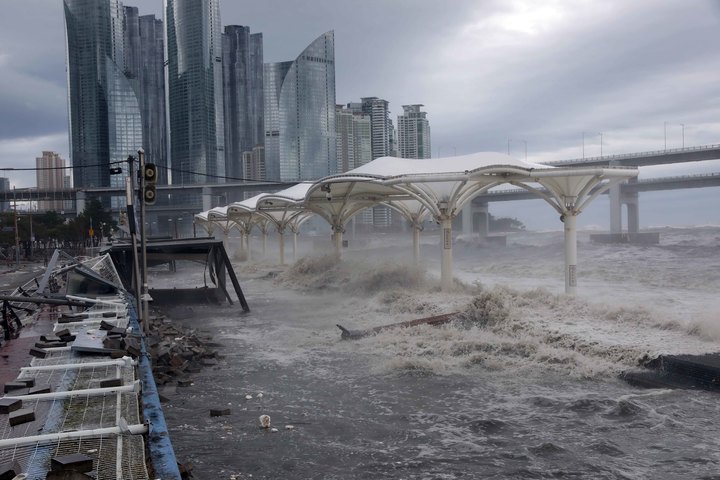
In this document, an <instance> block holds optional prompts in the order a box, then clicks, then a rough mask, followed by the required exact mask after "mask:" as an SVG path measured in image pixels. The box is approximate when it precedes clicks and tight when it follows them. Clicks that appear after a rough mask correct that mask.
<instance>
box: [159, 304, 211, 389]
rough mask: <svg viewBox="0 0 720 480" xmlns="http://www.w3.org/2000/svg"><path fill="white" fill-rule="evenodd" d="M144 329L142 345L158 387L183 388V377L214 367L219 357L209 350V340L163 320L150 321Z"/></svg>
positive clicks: (185, 383) (186, 382)
mask: <svg viewBox="0 0 720 480" xmlns="http://www.w3.org/2000/svg"><path fill="white" fill-rule="evenodd" d="M148 327H149V332H148V335H147V337H146V345H147V348H148V353H149V354H150V356H151V357H152V364H153V375H154V377H155V383H157V384H158V385H176V386H187V385H189V380H187V379H186V378H184V377H185V375H186V374H188V373H197V372H199V371H200V369H201V368H202V367H211V366H215V365H217V364H218V359H219V355H218V353H217V351H216V350H213V349H212V348H211V346H210V345H211V343H210V337H207V336H201V335H199V334H198V332H197V331H196V330H194V329H188V328H183V327H181V326H178V325H176V324H174V323H173V322H172V321H171V320H168V319H166V318H165V317H163V316H156V317H151V318H150V322H149V324H148Z"/></svg>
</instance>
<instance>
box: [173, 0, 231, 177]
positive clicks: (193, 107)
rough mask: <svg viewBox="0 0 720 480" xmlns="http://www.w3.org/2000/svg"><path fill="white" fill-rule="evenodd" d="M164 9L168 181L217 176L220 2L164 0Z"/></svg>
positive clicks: (220, 166)
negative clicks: (169, 169) (171, 171)
mask: <svg viewBox="0 0 720 480" xmlns="http://www.w3.org/2000/svg"><path fill="white" fill-rule="evenodd" d="M165 12H166V16H165V18H166V22H167V24H166V29H167V55H168V85H167V88H168V106H169V114H170V161H171V163H172V167H173V169H174V173H173V179H172V180H173V183H175V184H180V183H217V182H223V179H222V178H218V177H224V176H225V131H224V128H225V127H224V118H223V115H224V114H223V75H222V40H221V31H220V2H219V0H165ZM196 173H198V174H199V175H198V174H196Z"/></svg>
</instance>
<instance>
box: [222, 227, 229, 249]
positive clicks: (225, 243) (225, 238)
mask: <svg viewBox="0 0 720 480" xmlns="http://www.w3.org/2000/svg"><path fill="white" fill-rule="evenodd" d="M229 235H230V232H229V231H228V230H223V247H225V251H226V252H229V251H230V249H229V243H230V242H229V238H228V236H229Z"/></svg>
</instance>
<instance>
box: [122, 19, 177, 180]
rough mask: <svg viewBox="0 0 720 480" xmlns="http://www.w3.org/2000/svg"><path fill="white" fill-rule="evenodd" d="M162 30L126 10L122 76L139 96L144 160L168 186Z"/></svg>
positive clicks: (157, 23)
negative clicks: (154, 167)
mask: <svg viewBox="0 0 720 480" xmlns="http://www.w3.org/2000/svg"><path fill="white" fill-rule="evenodd" d="M163 36H164V29H163V22H162V20H157V19H156V18H155V16H154V15H143V16H138V9H137V8H135V7H125V49H126V52H125V59H126V61H125V74H126V76H127V77H128V78H129V79H130V83H131V85H132V86H133V88H134V90H135V92H136V93H137V96H138V101H139V106H140V116H141V118H142V137H143V149H144V150H145V161H146V162H148V163H154V164H156V165H158V166H159V167H161V168H159V169H158V180H157V181H158V183H161V184H162V183H167V169H166V168H163V167H167V125H166V121H165V66H164V60H163V59H164V48H165V47H164V40H163Z"/></svg>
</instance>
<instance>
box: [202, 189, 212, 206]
mask: <svg viewBox="0 0 720 480" xmlns="http://www.w3.org/2000/svg"><path fill="white" fill-rule="evenodd" d="M202 208H203V211H205V212H207V211H208V210H210V209H211V208H212V190H211V189H210V187H202Z"/></svg>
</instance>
